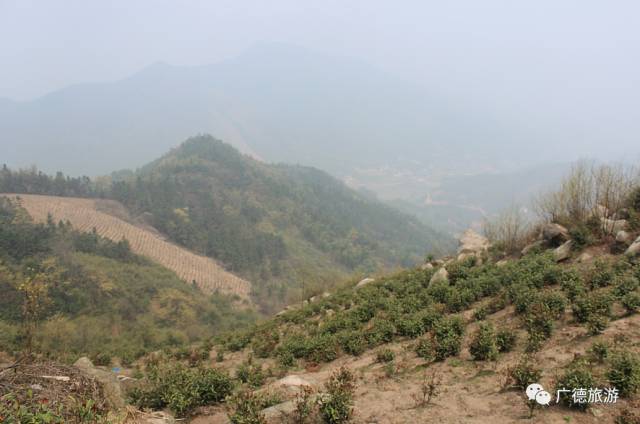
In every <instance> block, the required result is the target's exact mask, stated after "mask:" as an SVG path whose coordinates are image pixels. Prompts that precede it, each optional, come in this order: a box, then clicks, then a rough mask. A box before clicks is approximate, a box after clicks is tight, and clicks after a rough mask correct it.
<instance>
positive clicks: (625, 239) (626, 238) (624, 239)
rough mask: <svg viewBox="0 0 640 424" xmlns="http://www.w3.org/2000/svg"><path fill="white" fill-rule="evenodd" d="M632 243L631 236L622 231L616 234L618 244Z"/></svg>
mask: <svg viewBox="0 0 640 424" xmlns="http://www.w3.org/2000/svg"><path fill="white" fill-rule="evenodd" d="M630 241H631V234H629V233H628V232H626V231H624V230H622V231H618V232H617V233H616V242H618V243H625V244H626V243H629V242H630Z"/></svg>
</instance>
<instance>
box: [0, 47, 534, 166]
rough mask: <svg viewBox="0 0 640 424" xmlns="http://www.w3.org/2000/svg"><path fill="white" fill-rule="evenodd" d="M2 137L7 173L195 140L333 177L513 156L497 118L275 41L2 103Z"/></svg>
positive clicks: (127, 155)
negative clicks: (400, 163) (204, 62)
mask: <svg viewBox="0 0 640 424" xmlns="http://www.w3.org/2000/svg"><path fill="white" fill-rule="evenodd" d="M0 133H1V134H2V137H3V138H4V139H5V140H7V141H10V144H11V145H13V146H14V148H13V149H10V150H9V151H8V152H6V153H5V156H4V157H3V161H5V162H7V163H8V164H9V165H11V166H14V167H16V166H28V165H31V164H36V165H37V166H38V167H40V168H42V169H44V170H46V171H57V170H64V171H65V172H68V173H71V174H87V175H96V174H100V173H104V172H106V171H108V170H112V169H114V167H115V168H131V167H137V166H140V165H141V164H143V163H145V162H146V161H147V160H148V159H149V158H151V157H154V156H156V155H158V154H160V153H161V152H163V151H166V150H167V148H169V147H173V146H175V143H176V140H183V139H185V138H187V137H188V136H191V135H194V134H197V133H210V134H213V135H215V136H216V137H218V138H221V139H223V140H225V141H228V142H230V143H231V144H233V145H235V146H236V147H238V148H240V149H241V150H243V151H244V152H248V153H251V154H252V155H253V156H255V157H259V158H263V159H265V160H269V161H277V162H290V163H300V164H304V165H312V166H317V167H320V168H322V169H326V170H328V171H330V172H332V173H334V174H338V175H343V174H347V173H349V172H350V171H351V170H352V169H354V168H355V167H359V166H371V165H384V164H389V163H390V162H393V161H395V160H401V159H403V158H405V159H406V158H410V159H411V160H413V161H418V162H419V163H424V164H437V166H438V167H443V166H446V167H449V168H458V169H466V170H469V168H470V167H474V166H475V167H476V168H477V169H481V168H482V167H485V166H486V165H487V164H489V165H491V166H498V165H500V166H502V165H505V162H507V161H506V160H505V159H504V158H512V157H517V156H516V155H514V154H513V150H514V148H511V147H510V143H509V135H508V134H509V129H508V128H503V127H502V125H501V124H500V123H496V122H490V121H488V120H487V119H486V118H485V117H482V116H472V115H471V114H463V113H461V112H460V111H457V110H456V109H455V107H454V106H453V105H451V104H447V101H446V99H443V98H439V96H438V95H436V94H434V93H430V92H428V91H426V90H425V89H424V88H422V87H420V86H418V85H414V84H411V83H408V82H405V81H402V80H400V79H398V78H395V77H393V76H391V75H388V74H386V73H384V72H382V71H379V70H377V69H375V68H374V67H371V66H369V65H367V64H365V63H362V62H359V61H356V60H352V59H347V58H339V57H330V56H326V55H322V54H319V53H314V52H311V51H309V50H305V49H303V48H298V47H293V46H288V45H281V44H261V45H258V46H256V47H254V48H252V49H249V50H248V51H246V52H245V53H244V54H242V55H240V56H238V57H237V58H235V59H233V60H229V61H226V62H223V63H218V64H214V65H208V66H195V67H177V66H170V65H167V64H163V63H157V64H154V65H151V66H149V67H147V68H145V69H143V70H142V71H140V72H139V73H137V74H135V75H133V76H131V77H129V78H127V79H124V80H121V81H116V82H112V83H95V84H80V85H74V86H70V87H67V88H64V89H61V90H58V91H55V92H53V93H50V94H48V95H45V96H43V97H40V98H37V99H35V100H32V101H28V102H12V101H10V100H2V101H0ZM507 153H510V154H507ZM537 159H540V158H539V157H538V158H537ZM508 162H509V163H511V164H513V162H514V161H513V160H512V159H509V160H508ZM478 164H482V165H481V166H479V165H478Z"/></svg>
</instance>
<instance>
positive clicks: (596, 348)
mask: <svg viewBox="0 0 640 424" xmlns="http://www.w3.org/2000/svg"><path fill="white" fill-rule="evenodd" d="M589 352H590V353H591V355H593V357H594V358H595V359H596V360H597V361H598V362H604V360H605V359H607V356H609V344H608V343H607V342H605V341H598V342H594V343H593V344H592V345H591V348H590V349H589Z"/></svg>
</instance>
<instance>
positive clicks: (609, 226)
mask: <svg viewBox="0 0 640 424" xmlns="http://www.w3.org/2000/svg"><path fill="white" fill-rule="evenodd" d="M600 223H601V225H602V229H603V231H604V232H605V233H607V234H617V233H618V232H620V231H623V230H626V229H627V226H628V223H627V220H625V219H617V220H616V219H607V218H600Z"/></svg>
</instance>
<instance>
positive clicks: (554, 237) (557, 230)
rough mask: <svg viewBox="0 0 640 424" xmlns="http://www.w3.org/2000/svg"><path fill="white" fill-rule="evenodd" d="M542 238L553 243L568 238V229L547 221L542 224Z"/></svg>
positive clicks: (561, 241) (557, 243)
mask: <svg viewBox="0 0 640 424" xmlns="http://www.w3.org/2000/svg"><path fill="white" fill-rule="evenodd" d="M542 239H543V240H544V241H546V242H548V243H550V244H553V245H560V244H562V243H564V242H566V241H567V240H569V230H567V229H566V228H565V227H563V226H562V225H560V224H555V223H549V224H544V225H543V226H542Z"/></svg>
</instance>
